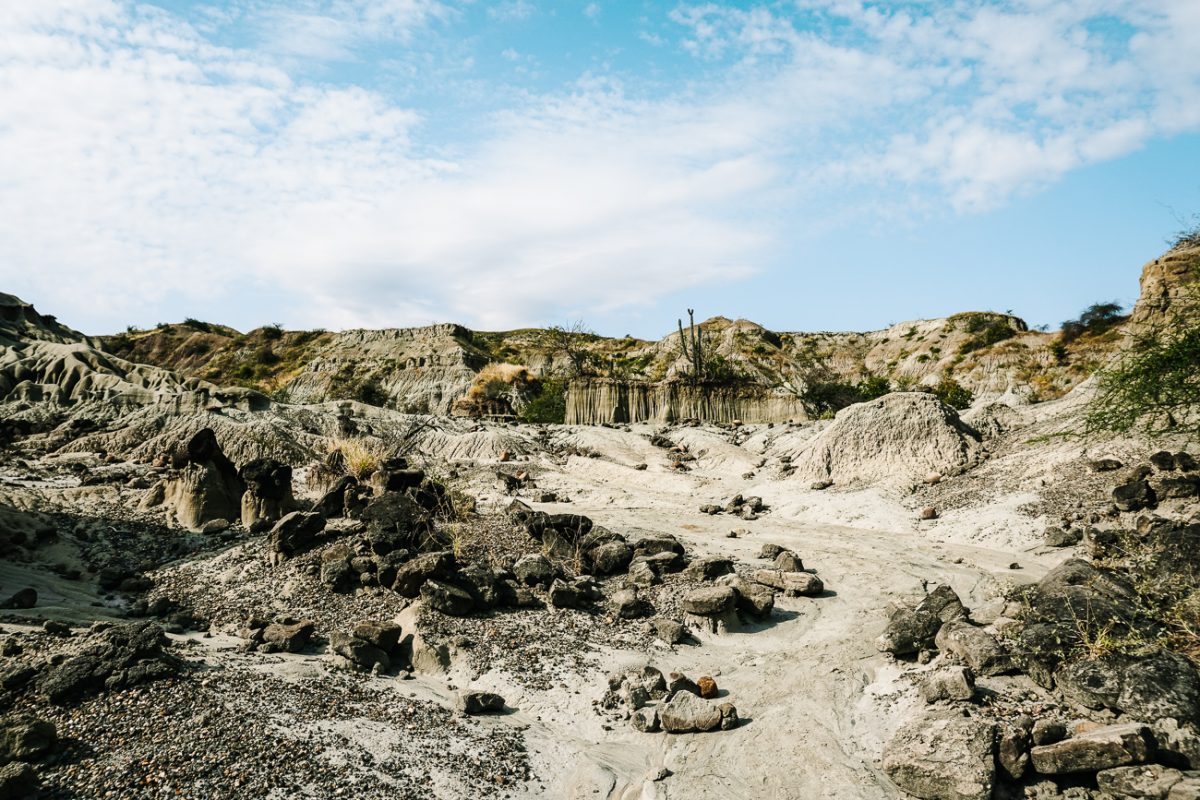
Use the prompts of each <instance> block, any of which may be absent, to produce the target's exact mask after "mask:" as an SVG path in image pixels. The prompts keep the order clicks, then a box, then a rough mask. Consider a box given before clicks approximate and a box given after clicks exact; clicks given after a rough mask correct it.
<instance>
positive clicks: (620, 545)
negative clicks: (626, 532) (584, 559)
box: [588, 542, 633, 575]
mask: <svg viewBox="0 0 1200 800" xmlns="http://www.w3.org/2000/svg"><path fill="white" fill-rule="evenodd" d="M588 557H589V558H590V559H591V562H592V571H593V572H595V573H596V574H597V575H615V574H617V573H618V572H624V571H625V570H627V569H629V562H630V561H632V560H633V548H632V547H630V546H629V545H627V544H625V542H606V543H605V544H602V545H600V546H598V547H595V548H593V549H592V550H590V551H589V552H588Z"/></svg>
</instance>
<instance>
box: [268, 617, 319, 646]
mask: <svg viewBox="0 0 1200 800" xmlns="http://www.w3.org/2000/svg"><path fill="white" fill-rule="evenodd" d="M315 630H316V626H315V625H314V624H313V623H312V622H311V621H309V620H303V621H301V622H296V623H292V624H282V623H278V622H277V623H272V624H271V625H268V626H267V627H265V628H263V629H262V641H263V643H265V644H268V645H271V646H272V647H274V648H275V649H276V650H282V651H283V652H285V653H299V652H300V651H301V650H303V649H304V648H305V647H307V646H308V642H309V640H310V639H311V638H312V635H313V632H314V631H315Z"/></svg>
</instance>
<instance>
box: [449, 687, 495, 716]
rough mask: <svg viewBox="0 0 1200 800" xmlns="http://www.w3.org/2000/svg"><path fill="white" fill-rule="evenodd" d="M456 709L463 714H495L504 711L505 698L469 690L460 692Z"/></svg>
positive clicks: (491, 693)
mask: <svg viewBox="0 0 1200 800" xmlns="http://www.w3.org/2000/svg"><path fill="white" fill-rule="evenodd" d="M454 707H455V708H456V709H457V710H458V711H459V712H461V713H463V714H468V715H471V716H475V715H478V714H495V713H498V712H501V711H503V710H504V698H503V697H501V696H500V695H498V694H496V693H495V692H484V691H480V690H478V689H468V690H466V691H463V692H459V693H458V696H457V697H456V698H455V701H454Z"/></svg>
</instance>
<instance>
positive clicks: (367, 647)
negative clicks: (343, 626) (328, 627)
mask: <svg viewBox="0 0 1200 800" xmlns="http://www.w3.org/2000/svg"><path fill="white" fill-rule="evenodd" d="M329 646H330V647H331V648H332V649H333V652H335V653H337V654H338V655H340V656H342V657H343V658H345V659H346V660H347V661H349V662H350V663H351V664H353V665H354V666H356V667H358V668H359V669H362V670H372V669H375V668H376V667H377V666H378V668H379V669H382V670H387V669H389V668H390V667H391V665H392V661H391V658H389V657H388V654H387V653H385V652H384V651H383V650H382V649H381V648H379V647H377V646H375V645H373V644H371V643H370V642H367V641H363V640H362V639H359V638H358V637H356V636H351V635H349V634H345V633H341V632H340V631H339V632H334V633H333V634H332V635H331V636H330V637H329Z"/></svg>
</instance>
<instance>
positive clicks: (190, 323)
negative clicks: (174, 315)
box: [183, 317, 212, 333]
mask: <svg viewBox="0 0 1200 800" xmlns="http://www.w3.org/2000/svg"><path fill="white" fill-rule="evenodd" d="M183 324H184V325H185V326H187V327H189V328H194V329H195V330H198V331H204V332H205V333H208V332H209V331H211V330H212V325H209V324H208V323H207V322H201V321H200V320H198V319H196V318H194V317H185V318H184V320H183Z"/></svg>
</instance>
